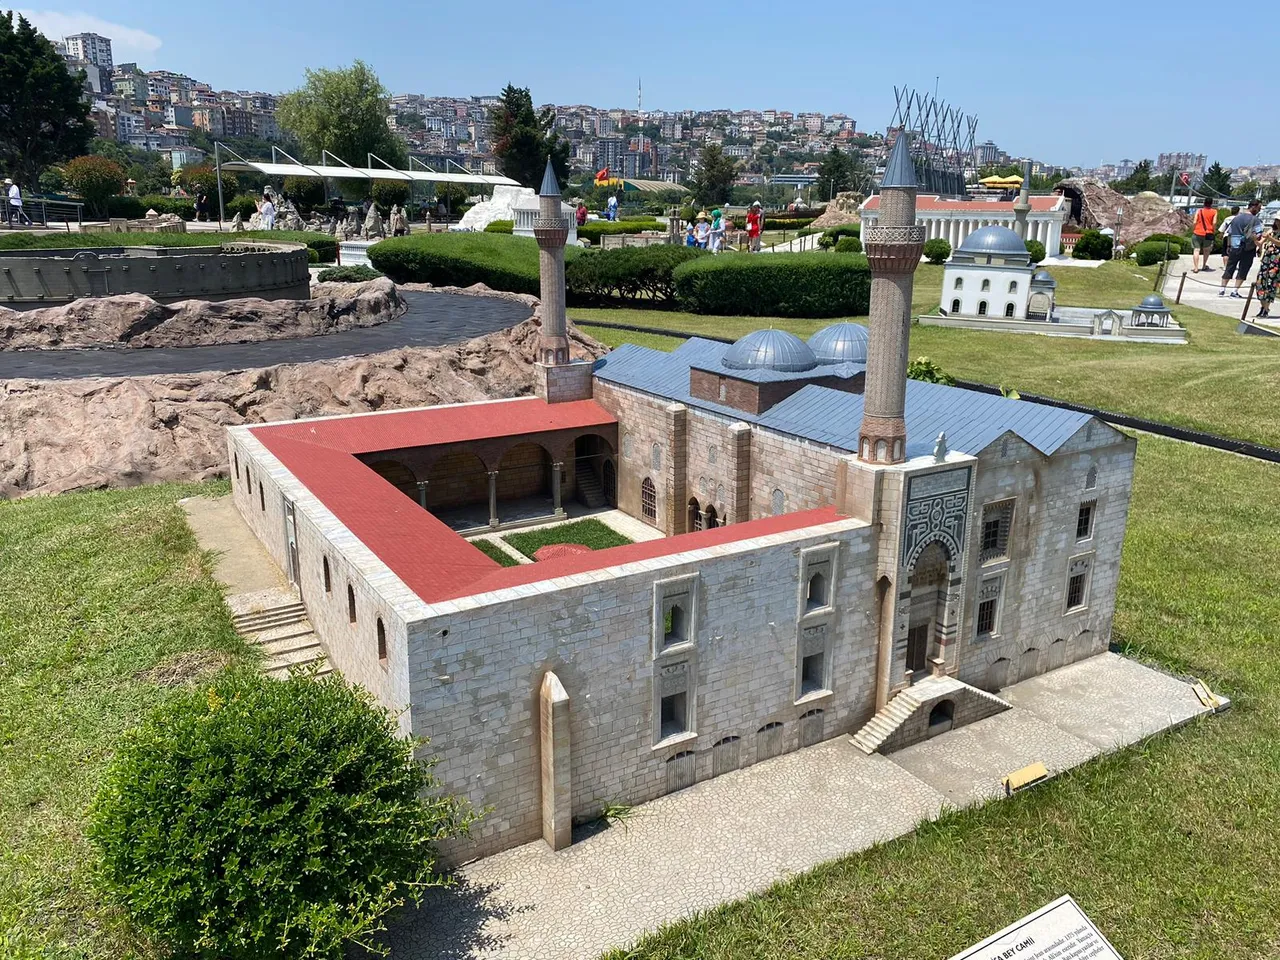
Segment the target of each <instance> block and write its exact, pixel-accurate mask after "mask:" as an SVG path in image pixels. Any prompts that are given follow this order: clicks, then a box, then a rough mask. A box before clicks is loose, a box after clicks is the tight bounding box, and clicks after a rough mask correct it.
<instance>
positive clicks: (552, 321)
mask: <svg viewBox="0 0 1280 960" xmlns="http://www.w3.org/2000/svg"><path fill="white" fill-rule="evenodd" d="M533 236H534V239H536V240H537V241H538V274H539V279H540V281H541V284H540V286H541V293H542V298H541V299H542V333H541V334H540V335H539V337H538V362H539V363H541V364H543V365H545V366H549V367H550V366H555V365H556V364H561V363H568V362H569V339H568V337H567V336H566V334H565V312H564V245H565V241H566V240H567V239H568V236H569V221H568V220H566V219H565V217H564V213H563V211H562V210H561V206H560V181H559V180H557V179H556V171H555V167H554V166H552V164H551V158H550V157H547V169H546V171H545V172H544V173H543V174H542V186H541V187H539V188H538V217H537V219H536V220H534V221H533Z"/></svg>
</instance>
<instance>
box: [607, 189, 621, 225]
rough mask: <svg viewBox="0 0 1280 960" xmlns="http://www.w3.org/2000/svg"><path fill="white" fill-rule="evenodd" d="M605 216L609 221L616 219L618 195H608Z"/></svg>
mask: <svg viewBox="0 0 1280 960" xmlns="http://www.w3.org/2000/svg"><path fill="white" fill-rule="evenodd" d="M605 216H606V217H608V218H609V220H611V221H612V220H617V219H618V195H617V194H616V193H611V194H609V202H608V203H607V204H606V205H605Z"/></svg>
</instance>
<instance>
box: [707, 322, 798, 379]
mask: <svg viewBox="0 0 1280 960" xmlns="http://www.w3.org/2000/svg"><path fill="white" fill-rule="evenodd" d="M724 365H725V366H726V367H728V368H729V369H730V370H777V371H780V372H783V373H797V372H800V371H802V370H812V369H813V368H814V367H816V366H817V365H818V361H817V358H815V357H814V355H813V351H812V350H810V349H809V347H808V345H807V344H806V343H805V342H804V341H803V340H801V339H800V338H799V337H797V336H796V335H795V334H794V333H787V332H786V331H785V330H757V331H755V332H754V333H748V334H747V335H746V336H745V337H743V338H742V339H741V340H739V341H738V342H737V343H735V344H734V345H733V346H731V347H730V348H729V349H728V350H726V351H725V353H724Z"/></svg>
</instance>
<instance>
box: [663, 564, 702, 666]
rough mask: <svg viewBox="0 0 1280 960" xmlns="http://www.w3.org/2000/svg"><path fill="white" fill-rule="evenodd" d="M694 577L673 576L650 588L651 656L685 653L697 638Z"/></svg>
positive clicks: (695, 578) (695, 585)
mask: <svg viewBox="0 0 1280 960" xmlns="http://www.w3.org/2000/svg"><path fill="white" fill-rule="evenodd" d="M697 587H698V577H697V575H696V574H694V575H691V576H687V577H673V578H671V579H670V580H658V581H656V582H655V583H654V585H653V656H654V658H655V659H657V658H658V657H661V656H663V655H664V654H666V653H668V652H670V651H671V650H682V651H683V650H687V649H688V648H689V647H690V646H692V644H693V642H694V639H695V638H696V637H697V635H698V634H697V629H698V628H697V600H698V591H697Z"/></svg>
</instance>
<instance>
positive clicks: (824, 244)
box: [818, 233, 843, 250]
mask: <svg viewBox="0 0 1280 960" xmlns="http://www.w3.org/2000/svg"><path fill="white" fill-rule="evenodd" d="M841 239H843V238H841ZM837 243H839V241H838V240H836V238H835V237H833V236H831V234H829V233H824V234H823V235H822V236H820V237H818V246H819V247H821V248H822V249H823V250H830V249H831V248H832V247H834V246H835V245H836V244H837Z"/></svg>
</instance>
